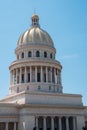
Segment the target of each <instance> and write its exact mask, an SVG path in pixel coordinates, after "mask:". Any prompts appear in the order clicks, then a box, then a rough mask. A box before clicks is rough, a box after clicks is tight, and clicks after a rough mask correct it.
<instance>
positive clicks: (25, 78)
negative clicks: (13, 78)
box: [24, 67, 27, 83]
mask: <svg viewBox="0 0 87 130" xmlns="http://www.w3.org/2000/svg"><path fill="white" fill-rule="evenodd" d="M24 77H25V83H27V68H26V67H25V76H24Z"/></svg>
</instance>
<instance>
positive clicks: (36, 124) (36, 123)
mask: <svg viewBox="0 0 87 130" xmlns="http://www.w3.org/2000/svg"><path fill="white" fill-rule="evenodd" d="M35 118H36V120H35V121H36V122H35V126H36V130H38V116H36V117H35Z"/></svg>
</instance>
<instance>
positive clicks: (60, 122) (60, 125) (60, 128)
mask: <svg viewBox="0 0 87 130" xmlns="http://www.w3.org/2000/svg"><path fill="white" fill-rule="evenodd" d="M59 130H62V121H61V117H59Z"/></svg>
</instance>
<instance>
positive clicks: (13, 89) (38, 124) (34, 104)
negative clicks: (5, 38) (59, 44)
mask: <svg viewBox="0 0 87 130" xmlns="http://www.w3.org/2000/svg"><path fill="white" fill-rule="evenodd" d="M56 51H57V50H56V49H55V46H54V42H53V40H52V38H51V36H50V35H49V34H48V33H47V32H46V31H45V30H43V29H42V28H41V27H40V24H39V16H38V15H37V14H34V15H32V17H31V26H30V28H29V29H28V30H26V31H25V32H23V33H22V35H21V36H20V37H19V39H18V42H17V47H16V49H15V55H16V60H15V61H13V62H12V63H11V65H10V67H9V70H10V87H9V95H8V96H6V97H5V98H3V99H2V100H0V130H34V129H36V130H82V127H83V126H86V127H87V106H84V105H83V102H82V96H81V95H80V94H66V93H64V92H63V86H62V80H61V78H62V76H61V73H62V65H61V63H60V62H59V61H58V60H56V59H55V57H56Z"/></svg>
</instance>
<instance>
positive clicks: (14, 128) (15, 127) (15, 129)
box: [14, 122, 16, 130]
mask: <svg viewBox="0 0 87 130" xmlns="http://www.w3.org/2000/svg"><path fill="white" fill-rule="evenodd" d="M14 130H16V122H14Z"/></svg>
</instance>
